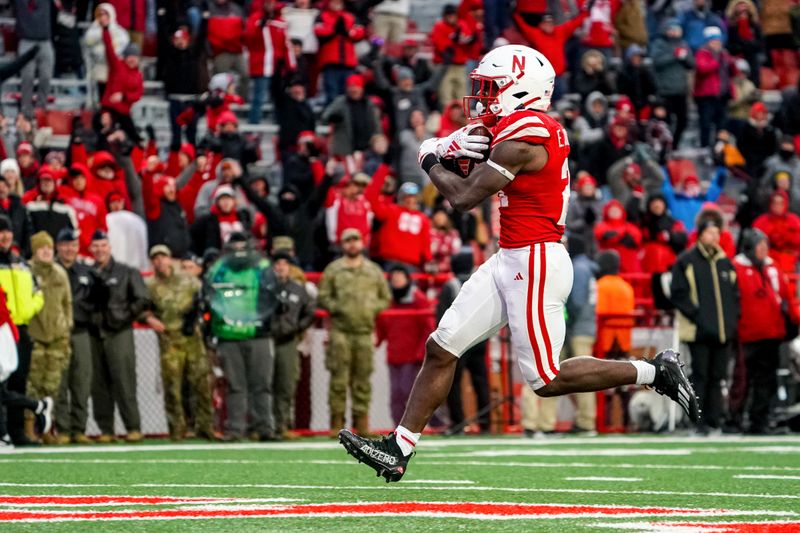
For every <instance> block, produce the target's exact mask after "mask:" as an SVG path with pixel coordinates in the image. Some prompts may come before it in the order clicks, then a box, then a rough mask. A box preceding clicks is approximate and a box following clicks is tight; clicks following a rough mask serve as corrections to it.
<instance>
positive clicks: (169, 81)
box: [158, 17, 208, 151]
mask: <svg viewBox="0 0 800 533" xmlns="http://www.w3.org/2000/svg"><path fill="white" fill-rule="evenodd" d="M171 28H172V21H168V20H166V19H163V18H161V17H159V20H158V31H159V33H160V34H162V36H161V38H160V42H161V43H163V44H164V46H163V47H162V48H163V50H162V49H161V48H159V52H160V53H161V54H163V57H164V63H165V64H166V67H165V68H164V69H163V77H164V92H165V93H166V95H167V100H168V101H169V123H170V133H171V139H170V144H169V148H170V150H172V151H177V150H179V148H180V145H181V142H182V138H183V137H182V134H181V128H185V133H186V140H187V141H188V142H189V143H190V144H195V143H196V142H197V118H198V117H197V116H196V115H195V113H194V111H193V106H194V105H196V100H197V96H198V95H199V94H200V93H202V92H203V90H202V87H203V85H202V83H201V81H200V80H201V78H202V74H203V73H204V69H203V67H202V66H201V65H202V61H203V59H202V58H204V57H205V55H204V49H205V46H206V34H207V32H208V21H207V19H205V18H204V19H203V21H202V23H201V24H200V28H199V29H198V31H197V33H196V35H195V36H194V37H192V35H191V33H190V31H189V26H187V25H185V24H182V25H179V26H178V27H177V29H175V31H174V32H172V33H171V34H170V33H169V31H170V29H171ZM190 110H191V111H190ZM183 113H191V116H189V115H183V118H182V120H179V117H181V116H182V114H183ZM181 122H183V124H181Z"/></svg>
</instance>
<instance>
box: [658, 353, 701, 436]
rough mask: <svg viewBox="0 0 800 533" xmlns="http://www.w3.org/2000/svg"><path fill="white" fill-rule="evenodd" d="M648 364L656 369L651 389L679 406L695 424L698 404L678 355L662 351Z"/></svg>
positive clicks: (698, 416) (698, 412)
mask: <svg viewBox="0 0 800 533" xmlns="http://www.w3.org/2000/svg"><path fill="white" fill-rule="evenodd" d="M649 362H650V363H651V364H653V365H654V366H655V367H656V377H655V380H654V381H653V385H652V387H653V389H655V391H656V392H657V393H659V394H662V395H664V396H666V397H667V398H670V399H671V400H673V401H674V402H676V403H677V404H678V405H680V406H681V407H682V408H683V410H684V411H686V414H687V415H688V416H689V419H690V420H691V421H692V422H694V423H697V422H698V421H699V420H700V404H699V402H698V401H697V395H695V393H694V389H693V388H692V384H691V383H689V380H688V379H687V378H686V374H684V373H683V364H682V363H681V362H680V356H679V355H678V353H677V352H675V351H674V350H664V351H663V352H660V353H659V354H658V355H656V356H655V357H654V358H653V359H651V360H650V361H649Z"/></svg>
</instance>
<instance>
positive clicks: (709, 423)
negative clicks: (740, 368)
mask: <svg viewBox="0 0 800 533" xmlns="http://www.w3.org/2000/svg"><path fill="white" fill-rule="evenodd" d="M730 348H731V347H730V343H725V344H720V343H714V342H690V343H689V350H690V352H691V355H692V375H691V382H692V386H693V387H694V391H695V393H696V394H697V397H698V398H699V400H700V409H701V411H702V420H701V422H700V423H701V425H705V426H706V427H709V428H713V429H717V428H719V427H720V422H721V419H722V380H723V379H726V378H727V375H728V363H729V361H730V358H731V349H730Z"/></svg>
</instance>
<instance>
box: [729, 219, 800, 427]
mask: <svg viewBox="0 0 800 533" xmlns="http://www.w3.org/2000/svg"><path fill="white" fill-rule="evenodd" d="M741 249H742V253H740V254H739V255H737V256H736V257H735V258H734V260H733V266H734V267H735V268H736V279H737V282H738V285H739V298H740V304H741V305H740V309H741V315H740V316H739V327H738V332H739V342H741V343H742V350H743V352H744V358H745V366H746V369H747V393H748V395H751V398H752V399H751V403H750V427H749V429H748V432H749V433H754V434H763V433H766V432H767V430H768V423H769V406H770V403H771V401H772V398H773V397H774V396H775V392H776V391H777V390H778V380H777V378H776V371H777V370H778V366H779V351H778V349H779V348H780V345H781V343H782V342H783V339H784V338H785V337H786V326H785V320H784V314H785V313H786V312H787V310H788V309H791V305H790V304H791V302H790V296H789V287H788V284H787V282H786V276H785V274H784V273H783V272H781V270H780V269H779V268H778V267H777V266H776V264H775V263H774V262H773V261H772V259H771V258H770V257H769V244H768V242H767V236H766V235H765V234H764V233H763V232H762V231H760V230H758V229H747V230H745V231H744V234H743V236H742V246H741ZM745 397H746V396H745ZM742 407H743V406H742ZM736 418H741V417H737V416H736V413H734V419H736Z"/></svg>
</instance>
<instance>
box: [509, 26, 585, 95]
mask: <svg viewBox="0 0 800 533" xmlns="http://www.w3.org/2000/svg"><path fill="white" fill-rule="evenodd" d="M586 14H587V13H586V11H585V10H581V12H580V13H579V14H578V16H576V17H574V18H572V19H570V20H568V21H566V22H564V23H562V24H559V25H556V24H555V22H554V19H553V15H550V14H546V15H544V16H543V17H542V20H541V22H539V25H538V26H532V25H530V24H528V23H527V21H526V20H525V17H523V16H522V15H521V14H520V13H519V12H515V13H514V22H516V23H517V28H518V29H519V31H520V33H522V36H523V37H525V39H527V41H528V43H530V45H531V46H532V47H533V48H535V49H537V50H539V51H540V52H541V53H542V54H544V56H545V57H546V58H547V59H549V60H550V64H551V65H553V70H555V71H556V84H555V88H554V89H553V98H554V99H555V100H558V98H559V95H561V94H564V91H565V90H566V87H565V86H564V85H565V84H564V78H562V77H561V75H562V74H564V73H565V72H566V71H567V51H566V45H567V41H569V40H570V39H571V38H572V36H573V35H574V34H575V31H576V30H577V29H578V28H580V26H581V24H583V21H584V19H586Z"/></svg>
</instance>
